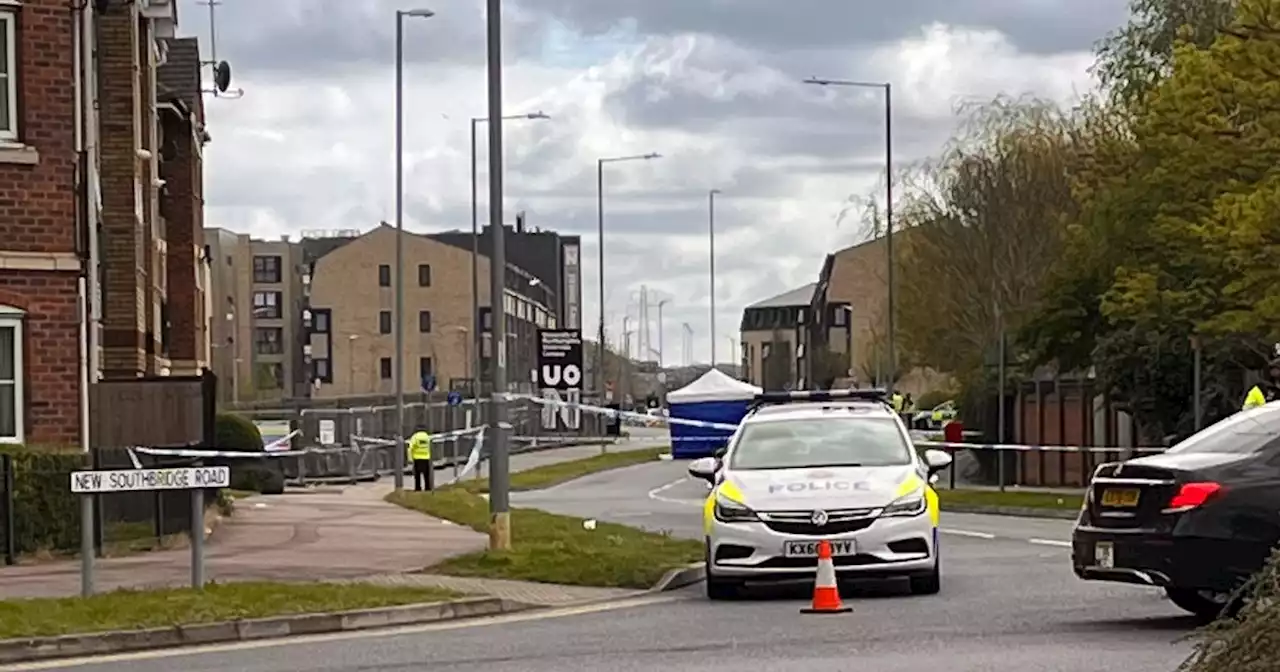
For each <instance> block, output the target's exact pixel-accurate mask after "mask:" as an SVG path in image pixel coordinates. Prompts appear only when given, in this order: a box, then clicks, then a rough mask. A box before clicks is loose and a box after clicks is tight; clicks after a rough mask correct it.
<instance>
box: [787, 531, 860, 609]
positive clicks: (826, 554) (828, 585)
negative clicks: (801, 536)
mask: <svg viewBox="0 0 1280 672" xmlns="http://www.w3.org/2000/svg"><path fill="white" fill-rule="evenodd" d="M850 611H853V609H850V608H849V607H846V606H844V605H843V604H842V603H841V602H840V587H839V586H837V585H836V565H835V562H833V561H832V560H831V544H830V543H829V542H828V541H827V540H825V539H824V540H822V541H820V542H818V577H817V580H815V581H814V584H813V606H812V607H810V608H808V609H801V610H800V613H802V614H845V613H848V612H850Z"/></svg>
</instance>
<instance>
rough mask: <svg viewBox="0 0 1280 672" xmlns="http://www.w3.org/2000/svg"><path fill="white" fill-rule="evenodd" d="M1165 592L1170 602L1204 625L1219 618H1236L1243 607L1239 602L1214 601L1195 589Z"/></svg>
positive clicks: (1177, 589)
mask: <svg viewBox="0 0 1280 672" xmlns="http://www.w3.org/2000/svg"><path fill="white" fill-rule="evenodd" d="M1164 592H1165V594H1166V595H1168V596H1169V601H1171V602H1173V603H1174V604H1176V605H1178V608H1179V609H1182V610H1183V611H1187V612H1190V613H1192V614H1194V615H1195V616H1196V618H1197V619H1199V620H1200V621H1201V622H1204V623H1209V622H1212V621H1214V620H1215V619H1217V618H1218V617H1219V616H1227V617H1231V616H1234V615H1235V614H1236V613H1237V612H1238V611H1240V607H1241V606H1242V605H1241V604H1240V601H1239V600H1235V601H1228V600H1229V599H1230V598H1228V599H1226V600H1224V599H1214V596H1213V595H1211V594H1208V593H1206V592H1205V591H1201V590H1196V589H1195V588H1173V587H1171V588H1165V589H1164Z"/></svg>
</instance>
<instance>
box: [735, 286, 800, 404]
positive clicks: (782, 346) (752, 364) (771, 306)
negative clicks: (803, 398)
mask: <svg viewBox="0 0 1280 672" xmlns="http://www.w3.org/2000/svg"><path fill="white" fill-rule="evenodd" d="M816 284H817V283H810V284H808V285H805V286H803V287H798V288H796V289H793V290H790V291H788V292H784V293H782V294H779V295H777V296H774V297H770V298H768V299H765V300H763V301H759V302H757V303H753V304H751V305H749V306H747V307H746V308H745V309H743V311H742V323H741V324H740V325H739V326H738V329H739V331H740V332H741V333H742V347H741V353H742V373H743V380H746V381H749V382H750V383H751V384H753V385H757V386H759V387H762V388H764V389H766V390H782V389H803V388H805V387H806V382H807V380H806V375H807V371H806V366H805V358H806V357H807V353H806V341H807V338H806V335H805V332H806V329H807V324H808V318H809V304H810V302H811V301H812V299H813V289H814V287H815V286H816Z"/></svg>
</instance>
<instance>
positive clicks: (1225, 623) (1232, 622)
mask: <svg viewBox="0 0 1280 672" xmlns="http://www.w3.org/2000/svg"><path fill="white" fill-rule="evenodd" d="M1236 597H1237V598H1243V606H1241V607H1240V610H1239V612H1238V613H1237V614H1236V615H1235V616H1234V617H1230V616H1227V615H1224V616H1223V617H1222V618H1219V619H1218V620H1217V621H1215V622H1214V623H1212V624H1210V625H1209V626H1207V627H1205V628H1204V629H1202V630H1200V632H1198V633H1197V638H1198V640H1199V641H1198V642H1197V643H1196V647H1195V650H1194V651H1193V652H1192V653H1191V655H1190V656H1189V657H1188V658H1187V659H1186V660H1185V661H1184V662H1183V663H1182V665H1181V666H1179V667H1178V670H1179V672H1274V670H1275V669H1276V661H1280V550H1277V551H1273V552H1272V554H1271V558H1270V559H1269V560H1268V561H1267V564H1266V565H1265V566H1264V567H1263V568H1262V571H1260V572H1258V574H1257V575H1255V576H1254V577H1253V578H1251V579H1250V580H1249V582H1248V583H1246V584H1245V585H1244V586H1243V587H1242V588H1241V589H1240V591H1238V592H1237V593H1236Z"/></svg>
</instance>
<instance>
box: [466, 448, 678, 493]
mask: <svg viewBox="0 0 1280 672" xmlns="http://www.w3.org/2000/svg"><path fill="white" fill-rule="evenodd" d="M669 452H671V448H670V447H669V446H663V447H661V448H644V449H641V450H624V451H619V452H609V453H601V454H599V455H592V456H591V457H586V458H583V459H580V460H570V461H568V462H557V463H555V464H548V465H545V466H541V467H534V468H533V469H526V470H524V471H518V472H516V473H514V474H511V489H512V490H513V491H521V490H542V489H543V488H550V487H552V486H556V485H560V484H561V483H567V482H568V481H572V480H573V479H575V478H582V477H583V476H588V475H590V474H595V473H599V472H601V471H609V470H610V469H621V468H622V467H630V466H633V465H636V464H644V463H645V462H653V461H654V460H657V459H658V456H659V455H661V454H662V453H669ZM454 487H459V488H463V489H465V490H467V491H468V492H473V493H485V492H489V482H488V481H487V480H471V481H464V482H462V483H459V484H458V485H456V486H454Z"/></svg>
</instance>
